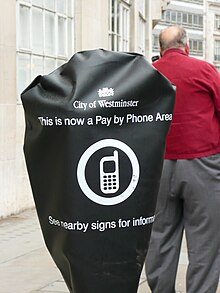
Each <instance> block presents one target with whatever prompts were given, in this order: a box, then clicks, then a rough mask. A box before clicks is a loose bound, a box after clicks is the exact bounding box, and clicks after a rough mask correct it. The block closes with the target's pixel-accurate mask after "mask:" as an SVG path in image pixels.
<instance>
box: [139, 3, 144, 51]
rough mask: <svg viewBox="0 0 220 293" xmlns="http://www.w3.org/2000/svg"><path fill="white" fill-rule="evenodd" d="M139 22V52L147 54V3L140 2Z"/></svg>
mask: <svg viewBox="0 0 220 293" xmlns="http://www.w3.org/2000/svg"><path fill="white" fill-rule="evenodd" d="M138 4H139V6H138V7H139V10H138V12H139V20H138V52H139V53H141V54H145V25H146V19H145V1H144V0H139V1H138Z"/></svg>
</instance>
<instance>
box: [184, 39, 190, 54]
mask: <svg viewBox="0 0 220 293" xmlns="http://www.w3.org/2000/svg"><path fill="white" fill-rule="evenodd" d="M189 51H190V47H189V42H187V44H186V45H185V52H186V54H187V55H189Z"/></svg>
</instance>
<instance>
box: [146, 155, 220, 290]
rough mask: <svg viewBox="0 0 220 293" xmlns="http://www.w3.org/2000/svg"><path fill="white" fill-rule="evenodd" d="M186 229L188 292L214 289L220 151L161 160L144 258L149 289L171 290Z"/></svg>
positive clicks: (218, 262)
mask: <svg viewBox="0 0 220 293" xmlns="http://www.w3.org/2000/svg"><path fill="white" fill-rule="evenodd" d="M184 229H185V233H186V241H187V250H188V257H189V265H188V269H187V276H186V287H187V292H188V293H216V292H217V286H218V282H219V274H220V154H216V155H212V156H209V157H205V158H200V159H193V160H174V161H172V160H165V162H164V167H163V172H162V178H161V184H160V190H159V195H158V202H157V208H156V219H155V222H154V224H153V230H152V234H151V240H150V246H149V250H148V254H147V258H146V275H147V280H148V284H149V286H150V288H151V290H152V292H153V293H174V292H175V279H176V272H177V266H178V260H179V254H180V248H181V242H182V236H183V231H184Z"/></svg>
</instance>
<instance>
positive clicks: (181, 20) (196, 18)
mask: <svg viewBox="0 0 220 293" xmlns="http://www.w3.org/2000/svg"><path fill="white" fill-rule="evenodd" d="M162 22H165V23H166V24H178V25H180V24H183V25H184V26H186V27H192V28H197V29H202V28H203V15H202V14H195V13H187V12H182V11H173V10H166V11H165V12H164V14H163V17H162Z"/></svg>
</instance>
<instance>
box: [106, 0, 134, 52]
mask: <svg viewBox="0 0 220 293" xmlns="http://www.w3.org/2000/svg"><path fill="white" fill-rule="evenodd" d="M109 6H110V10H109V11H110V18H109V19H110V21H109V48H110V49H111V50H113V51H128V50H129V6H128V5H127V4H126V2H125V1H121V0H109Z"/></svg>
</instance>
